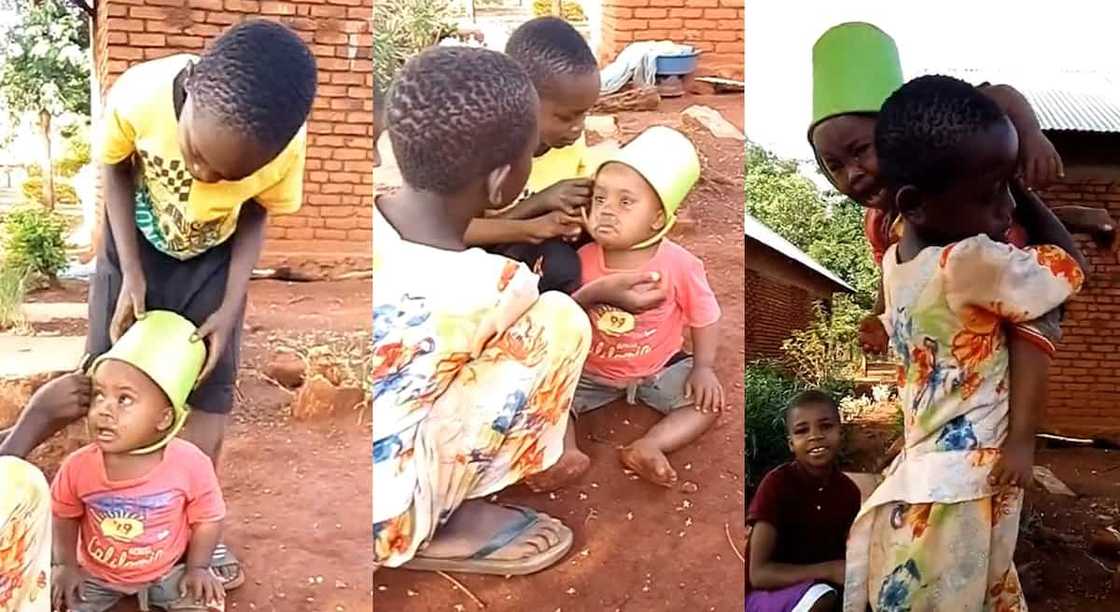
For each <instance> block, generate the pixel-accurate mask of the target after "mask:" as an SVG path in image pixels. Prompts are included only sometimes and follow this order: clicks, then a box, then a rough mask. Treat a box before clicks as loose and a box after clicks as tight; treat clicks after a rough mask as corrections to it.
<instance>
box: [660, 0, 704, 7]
mask: <svg viewBox="0 0 1120 612" xmlns="http://www.w3.org/2000/svg"><path fill="white" fill-rule="evenodd" d="M690 4H695V3H694V2H692V1H691V0H689V1H688V2H686V1H685V0H650V2H649V5H650V6H687V5H690Z"/></svg>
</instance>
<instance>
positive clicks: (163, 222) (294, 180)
mask: <svg viewBox="0 0 1120 612" xmlns="http://www.w3.org/2000/svg"><path fill="white" fill-rule="evenodd" d="M195 60H197V57H196V56H194V55H188V54H182V55H173V56H171V57H166V58H162V59H157V60H153V61H149V62H144V63H142V64H137V65H136V66H133V67H132V68H129V69H128V70H127V71H126V72H125V73H124V74H122V75H121V76H120V77H119V78H118V79H117V81H116V83H114V85H113V88H112V90H111V91H110V92H109V96H108V100H107V101H106V105H105V111H104V114H103V115H102V118H101V121H100V122H99V124H98V126H97V131H96V137H95V139H94V145H95V147H96V151H97V157H98V159H99V160H100V161H101V162H102V163H106V164H117V163H120V162H122V161H124V160H126V159H129V158H132V159H133V163H134V164H135V167H136V182H135V203H136V226H137V228H139V229H140V231H141V232H142V233H143V234H144V236H145V237H146V238H147V239H148V241H149V242H151V243H152V245H153V246H154V247H156V248H157V249H159V250H160V251H162V252H164V253H166V254H168V255H170V256H172V257H175V258H177V259H180V260H185V259H190V258H191V257H194V256H196V255H199V254H200V253H203V252H205V251H207V250H209V249H211V248H213V247H215V246H217V245H219V244H222V243H223V242H225V241H226V240H228V239H229V237H230V236H232V235H233V232H234V230H235V229H236V228H237V217H238V214H239V213H240V211H241V205H242V204H243V203H245V201H246V200H249V199H253V200H255V201H256V202H257V203H259V204H260V205H261V206H262V207H264V208H265V209H266V210H267V211H268V212H269V213H270V214H290V213H294V212H296V211H297V210H299V208H300V205H301V203H302V200H303V169H304V160H305V155H306V147H307V126H306V125H305V126H304V127H303V128H301V129H300V131H299V133H298V134H296V136H295V137H294V138H293V139H292V141H291V142H290V143H288V146H287V147H285V148H284V150H283V151H281V152H280V154H279V155H277V156H276V157H275V158H274V159H273V160H272V161H270V162H268V163H267V164H265V165H264V167H262V168H261V169H260V170H257V171H256V172H254V173H253V174H252V175H250V176H248V177H246V178H244V179H241V180H239V181H220V182H217V183H203V182H201V181H197V180H195V179H194V177H192V176H191V174H190V172H188V171H187V167H186V162H185V161H184V160H183V154H182V153H181V152H180V150H179V140H178V130H179V123H178V119H177V117H176V113H175V103H174V82H175V77H176V76H177V75H178V74H179V73H180V71H182V69H183V68H184V67H186V65H187V63H188V62H190V61H195Z"/></svg>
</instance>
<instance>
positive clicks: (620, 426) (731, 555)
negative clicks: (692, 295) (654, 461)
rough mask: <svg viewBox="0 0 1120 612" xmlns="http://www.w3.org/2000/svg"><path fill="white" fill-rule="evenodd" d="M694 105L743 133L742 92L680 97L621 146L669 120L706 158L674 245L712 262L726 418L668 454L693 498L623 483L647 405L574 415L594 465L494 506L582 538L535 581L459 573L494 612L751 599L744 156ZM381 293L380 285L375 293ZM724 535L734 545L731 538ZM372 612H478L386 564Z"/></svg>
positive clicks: (636, 126) (624, 127)
mask: <svg viewBox="0 0 1120 612" xmlns="http://www.w3.org/2000/svg"><path fill="white" fill-rule="evenodd" d="M690 104H706V105H709V106H713V107H715V108H718V109H719V110H721V112H723V114H724V115H725V116H726V117H727V119H728V120H729V121H731V122H732V123H735V124H736V125H738V126H739V127H740V129H741V128H742V123H743V118H742V114H743V97H742V96H741V95H728V96H703V97H699V96H686V97H685V98H680V99H674V100H665V101H664V103H663V105H662V108H661V109H659V111H657V112H648V113H623V114H621V115H619V116H618V125H619V127H620V129H621V131H622V138H623V140H625V139H627V138H629V137H630V136H633V135H634V134H636V133H637V132H638V131H640V130H641V129H644V128H645V127H648V126H650V125H655V124H665V125H670V126H674V127H677V128H681V129H683V130H684V131H685V132H686V133H687V134H688V135H689V136H690V137H691V138H692V139H693V141H694V142H695V143H696V144H697V146H698V147H699V149H700V150H701V157H702V159H703V160H704V169H703V171H702V173H701V182H700V184H699V185H698V186H697V188H696V189H695V190H694V191H693V193H692V195H691V196H690V198H689V200H688V203H687V212H686V213H685V219H686V220H687V221H688V222H687V223H682V224H681V226H679V229H677V230H674V233H673V238H674V240H678V241H679V242H680V243H681V244H683V245H684V246H686V247H688V248H689V250H691V251H692V252H693V253H695V254H696V255H698V256H699V257H701V258H702V259H703V260H704V264H705V266H706V267H707V272H708V277H709V280H710V282H711V284H712V287H713V288H714V289H715V292H716V295H717V297H718V298H719V301H720V305H721V307H722V308H723V322H722V330H723V342H722V344H721V348H720V359H719V364H720V365H719V367H718V371H717V373H718V374H719V376H720V379H721V380H722V381H723V384H724V386H725V391H726V392H727V403H728V406H729V410H728V411H727V413H726V414H724V415H723V418H722V419H721V420H720V423H719V424H718V425H717V428H716V429H713V430H712V431H710V432H709V433H708V434H707V435H705V436H704V437H703V438H701V439H700V440H699V441H698V442H697V443H696V444H695V445H693V446H692V447H690V448H686V449H683V450H681V451H679V452H677V453H675V454H674V455H672V456H671V457H670V460H671V461H672V462H673V464H674V466H676V467H677V469H678V471H679V472H680V475H681V481H682V483H683V482H684V481H688V482H690V483H693V484H694V485H696V486H697V487H698V489H697V490H695V492H692V493H686V492H684V491H682V490H680V489H674V490H665V489H661V488H659V487H656V486H654V485H650V484H647V483H645V482H643V481H639V480H633V479H631V478H629V477H627V476H626V475H625V474H624V473H623V472H622V468H621V466H620V464H619V463H618V459H617V454H616V451H615V448H616V447H617V446H620V445H623V444H626V443H628V442H630V441H631V440H633V439H635V438H637V437H638V436H639V435H640V434H641V433H642V432H644V431H645V430H646V429H647V428H648V427H649V426H650V425H651V424H652V423H653V422H655V420H656V418H655V416H654V415H653V414H652V411H649V410H648V409H646V408H642V407H631V406H626V405H625V404H624V403H623V404H621V405H612V406H610V407H608V408H606V409H603V410H599V411H596V412H595V413H592V414H591V415H589V416H588V417H585V418H582V419H580V423H579V430H578V431H579V437H580V445H581V447H582V448H583V450H584V451H586V452H588V454H590V455H591V460H592V467H591V470H590V471H589V473H588V474H587V475H586V476H584V477H583V479H582V480H581V481H579V482H578V483H576V484H574V485H570V486H568V487H566V488H564V489H563V490H561V491H560V492H558V493H556V494H555V495H554V496H548V495H537V494H533V493H530V492H529V491H527V490H526V489H524V488H522V487H514V488H512V489H511V490H508V491H506V492H503V493H502V494H501V495H500V499H501V500H503V501H508V502H515V503H522V504H525V505H528V506H530V507H533V508H536V509H539V510H541V511H544V512H547V513H549V514H551V515H553V516H556V517H557V518H560V519H562V520H563V521H565V522H566V523H567V524H568V525H569V526H571V527H572V528H573V530H574V531H575V538H576V541H575V545H574V546H573V549H572V550H573V552H572V553H571V554H570V555H569V556H568V557H567V558H566V559H565V560H564V561H562V562H561V563H560V564H559V565H557V566H556V567H553V568H551V569H548V570H545V571H544V572H541V573H539V574H535V575H533V576H529V577H514V578H509V579H506V578H500V577H487V576H472V575H464V574H457V575H455V576H454V577H455V578H456V579H457V580H459V581H460V582H462V583H463V584H464V585H465V586H466V587H467V588H468V589H469V590H470V591H471V592H472V593H474V594H475V595H476V596H477V597H478V598H479V599H480V600H482V601H483V602H484V603H485V604H486V605H487V609H489V610H511V611H512V610H532V611H537V610H542V611H543V610H547V611H550V612H551V611H553V610H557V611H558V610H573V611H575V610H579V611H583V610H634V611H637V610H689V611H693V610H696V611H703V610H740V609H742V605H743V563H742V561H740V559H739V557H737V556H736V552H735V551H734V550H733V549H732V542H731V541H733V542H734V546H736V547H738V549H739V550H740V551H741V550H742V548H743V545H744V542H745V538H746V536H745V530H744V528H743V503H744V497H745V496H744V487H743V417H742V405H743V402H742V397H743V375H742V372H743V362H744V352H743V346H744V345H743V341H744V338H743V157H744V146H743V143H742V142H737V141H730V140H723V141H719V140H717V139H715V138H713V137H712V136H711V135H710V134H708V133H707V132H706V131H702V130H700V131H698V130H696V129H694V128H692V127H690V126H684V125H682V120H681V115H680V111H681V110H683V109H684V108H685V107H686V106H688V105H690ZM375 290H376V288H375ZM728 530H729V532H730V539H731V541H729V538H728ZM374 583H375V589H376V590H375V598H374V603H375V606H376V608H377V609H378V610H385V611H387V612H388V611H395V610H449V611H462V610H474V609H477V606H476V605H475V604H474V603H472V601H471V600H470V598H469V597H468V596H467V595H466V594H464V593H462V592H460V591H459V590H458V589H457V588H456V587H454V586H453V585H452V584H451V583H450V582H448V581H446V580H445V579H444V578H442V577H440V576H438V575H435V574H430V573H422V572H411V571H405V570H388V569H385V570H381V571H380V572H378V573H377V575H375V576H374Z"/></svg>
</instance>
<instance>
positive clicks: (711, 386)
mask: <svg viewBox="0 0 1120 612" xmlns="http://www.w3.org/2000/svg"><path fill="white" fill-rule="evenodd" d="M684 396H685V398H687V399H692V400H693V401H694V402H696V408H697V409H699V410H700V411H701V412H716V411H719V410H721V409H722V408H723V385H721V384H719V378H717V377H716V373H715V370H712V369H711V368H709V367H695V368H692V373H691V374H689V375H688V380H687V381H686V382H685V383H684Z"/></svg>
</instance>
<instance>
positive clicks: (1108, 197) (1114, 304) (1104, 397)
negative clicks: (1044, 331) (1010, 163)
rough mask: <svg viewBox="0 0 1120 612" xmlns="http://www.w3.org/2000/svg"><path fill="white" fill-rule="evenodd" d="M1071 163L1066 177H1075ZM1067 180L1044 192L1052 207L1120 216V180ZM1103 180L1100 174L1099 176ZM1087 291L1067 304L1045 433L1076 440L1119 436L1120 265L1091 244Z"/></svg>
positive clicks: (1087, 245) (1087, 251)
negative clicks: (1098, 209) (1073, 207)
mask: <svg viewBox="0 0 1120 612" xmlns="http://www.w3.org/2000/svg"><path fill="white" fill-rule="evenodd" d="M1074 174H1076V172H1075V171H1073V172H1071V171H1070V168H1069V166H1068V165H1067V175H1074ZM1112 174H1113V175H1114V177H1113V178H1085V177H1084V175H1082V176H1083V177H1082V178H1080V179H1077V178H1073V179H1067V180H1066V181H1063V182H1062V183H1060V184H1058V185H1056V186H1054V187H1052V188H1050V189H1048V190H1047V191H1046V192H1045V193H1043V194H1042V196H1043V198H1044V199H1045V200H1046V202H1047V203H1048V204H1050V205H1051V206H1062V205H1073V204H1076V205H1080V206H1100V207H1104V208H1107V209H1108V210H1109V211H1110V212H1111V214H1112V217H1113V219H1117V218H1120V176H1115V175H1116V174H1117V172H1116V171H1115V170H1113V171H1112ZM1097 176H1098V177H1099V176H1100V174H1098V175H1097ZM1081 248H1082V253H1084V254H1085V256H1086V257H1087V258H1088V259H1089V261H1090V265H1091V266H1092V278H1091V283H1090V286H1089V287H1088V288H1086V290H1085V291H1084V292H1083V293H1082V294H1081V295H1079V296H1077V297H1076V298H1074V300H1073V301H1072V302H1071V303H1070V304H1069V305H1068V308H1067V310H1066V319H1065V322H1064V323H1063V325H1062V332H1063V338H1062V342H1061V343H1060V344H1059V346H1058V354H1057V355H1056V358H1055V360H1054V363H1053V365H1052V366H1051V376H1050V402H1049V405H1048V409H1047V414H1046V429H1047V430H1049V431H1054V432H1059V433H1065V434H1067V435H1075V436H1094V435H1110V436H1112V437H1115V436H1117V435H1120V263H1118V262H1117V259H1116V257H1115V256H1113V255H1108V254H1105V253H1102V252H1101V251H1100V250H1099V249H1098V248H1097V247H1096V246H1095V245H1093V244H1092V243H1091V242H1088V241H1086V242H1083V243H1082V244H1081Z"/></svg>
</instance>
